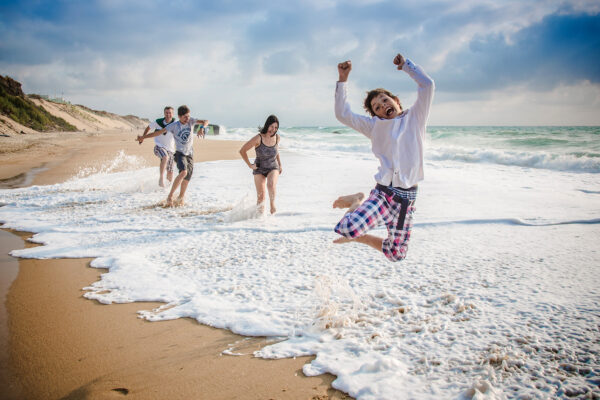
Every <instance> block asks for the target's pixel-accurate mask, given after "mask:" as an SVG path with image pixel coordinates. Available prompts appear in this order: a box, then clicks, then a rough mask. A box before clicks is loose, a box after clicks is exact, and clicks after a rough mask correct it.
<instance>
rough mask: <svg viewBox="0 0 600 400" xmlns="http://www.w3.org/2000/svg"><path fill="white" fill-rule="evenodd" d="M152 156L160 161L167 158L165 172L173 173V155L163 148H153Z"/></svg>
mask: <svg viewBox="0 0 600 400" xmlns="http://www.w3.org/2000/svg"><path fill="white" fill-rule="evenodd" d="M154 155H155V156H156V157H158V158H160V159H161V160H162V159H163V158H164V157H168V158H167V172H173V153H171V152H170V151H169V150H167V149H165V148H164V147H160V146H154Z"/></svg>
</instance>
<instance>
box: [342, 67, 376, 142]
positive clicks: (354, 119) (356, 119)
mask: <svg viewBox="0 0 600 400" xmlns="http://www.w3.org/2000/svg"><path fill="white" fill-rule="evenodd" d="M350 71H352V61H350V60H348V61H344V62H341V63H339V64H338V75H339V80H338V82H337V83H336V88H335V117H336V118H337V120H338V121H340V122H341V123H342V124H344V125H346V126H349V127H350V128H353V129H356V130H357V131H359V132H360V133H362V134H363V135H365V136H366V137H369V138H370V137H371V130H372V129H373V124H374V122H373V119H372V118H368V117H365V116H364V115H358V114H355V113H353V112H352V109H351V108H350V104H348V100H347V99H346V82H347V81H348V75H350Z"/></svg>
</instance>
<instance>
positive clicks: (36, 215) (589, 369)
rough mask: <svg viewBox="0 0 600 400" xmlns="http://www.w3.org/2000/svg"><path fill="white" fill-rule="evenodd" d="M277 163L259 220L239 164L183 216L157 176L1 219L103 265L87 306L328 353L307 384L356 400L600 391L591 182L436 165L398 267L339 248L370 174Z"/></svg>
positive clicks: (282, 349) (599, 303)
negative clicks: (340, 200)
mask: <svg viewBox="0 0 600 400" xmlns="http://www.w3.org/2000/svg"><path fill="white" fill-rule="evenodd" d="M281 157H282V159H283V160H284V162H285V164H284V165H285V169H284V173H283V174H282V176H281V177H280V180H279V185H278V193H279V194H278V198H277V205H278V210H279V213H278V215H275V216H269V215H267V216H257V215H256V214H254V210H255V204H254V199H255V190H254V185H253V181H252V176H251V174H250V172H249V170H248V168H247V167H246V166H245V165H244V164H243V163H242V162H241V161H218V162H206V163H197V164H196V166H195V169H194V177H193V179H192V181H191V183H190V187H189V191H188V196H187V197H188V198H187V205H186V206H184V207H182V208H175V209H164V208H162V207H160V206H158V203H159V202H160V201H161V200H163V199H164V197H165V193H164V191H162V190H158V189H157V188H156V186H155V185H156V174H157V171H156V168H148V169H143V170H134V171H128V172H118V173H101V174H94V175H90V176H87V177H84V178H77V179H73V180H71V181H69V182H66V183H64V184H59V185H52V186H36V187H31V188H25V189H14V190H2V191H0V202H1V203H4V204H6V205H5V206H4V207H1V208H0V221H3V222H4V223H5V225H4V227H6V228H13V229H19V230H27V231H32V232H37V234H36V235H34V237H33V240H34V241H36V242H38V243H43V244H44V246H39V247H33V248H29V249H23V250H16V251H13V253H12V254H13V255H15V256H19V257H36V258H52V257H95V259H94V261H93V262H92V266H93V267H104V268H108V269H109V271H108V273H105V274H103V275H102V277H101V279H100V280H99V281H97V282H93V283H91V284H90V286H89V287H87V288H85V290H86V294H85V296H86V297H87V298H89V299H95V300H98V301H100V302H102V303H111V302H132V301H161V302H164V303H165V306H163V307H160V308H158V309H156V310H144V311H141V312H140V315H141V316H142V317H143V318H146V319H147V320H150V321H158V320H167V319H176V318H182V317H191V318H194V319H196V320H198V321H199V322H201V323H204V324H208V325H211V326H215V327H219V328H227V329H230V330H232V331H234V332H237V333H240V334H244V335H256V336H260V335H263V336H270V337H276V338H279V339H283V340H282V341H280V342H277V343H274V344H272V345H270V346H267V347H265V348H263V349H262V350H260V351H258V352H257V353H256V355H257V356H260V357H266V358H281V357H293V356H299V355H307V354H311V355H316V359H315V360H314V361H312V362H311V363H310V364H307V365H306V366H305V367H304V373H305V374H307V375H317V374H321V373H324V372H330V373H332V374H335V375H336V376H337V379H336V380H335V381H334V383H333V386H334V387H336V388H339V389H341V390H343V391H345V392H347V393H349V394H351V395H352V396H355V397H357V398H360V399H403V398H406V399H408V398H425V399H427V398H429V399H438V398H485V399H504V398H514V397H518V396H523V397H529V398H548V397H561V396H562V397H564V396H566V395H567V394H573V393H589V395H591V393H592V392H594V393H598V388H597V381H598V379H599V375H600V365H599V361H598V358H597V357H598V354H599V353H600V344H599V343H598V337H599V331H598V326H600V313H599V310H600V291H599V290H598V288H599V287H600V275H599V274H598V273H597V268H598V265H600V254H599V252H598V251H597V250H598V247H597V246H598V245H597V238H598V237H599V234H600V224H598V218H599V216H600V204H599V203H598V195H597V194H596V193H597V192H598V191H600V181H599V176H598V175H597V174H588V173H568V172H557V171H551V170H544V169H540V170H532V169H527V168H521V167H515V166H503V165H495V164H479V165H472V164H465V163H462V162H458V161H429V162H428V163H427V165H426V180H425V181H424V182H423V183H422V184H421V185H420V188H419V197H418V200H417V203H416V207H417V213H416V217H415V227H414V230H413V234H412V239H411V244H410V248H409V252H408V258H407V259H406V260H404V261H403V262H401V263H390V262H388V261H386V260H385V258H384V257H383V256H382V255H381V254H379V253H378V252H376V251H374V250H373V249H370V248H369V247H367V246H362V245H358V244H346V245H334V244H332V242H331V241H332V240H333V239H334V238H335V237H336V235H335V233H333V231H332V228H333V226H334V225H335V223H336V222H337V221H338V220H339V218H340V217H341V215H342V212H341V211H340V210H337V209H333V208H332V207H331V204H332V202H333V200H334V199H335V198H336V197H337V196H338V195H340V194H348V193H354V192H356V191H357V190H363V191H368V190H369V189H370V188H371V187H372V186H373V185H374V181H373V178H372V175H373V173H374V172H375V170H376V168H377V163H376V161H375V160H373V159H372V158H371V159H358V160H357V159H355V158H354V157H347V156H344V155H340V154H337V155H336V156H335V157H328V156H327V155H326V154H321V155H320V156H318V157H313V156H307V155H299V154H297V153H290V152H285V151H284V152H283V153H282V155H281ZM565 223H566V224H565ZM373 233H374V234H377V235H380V236H381V235H384V234H385V230H384V229H381V228H380V229H377V230H375V231H374V232H373ZM223 351H224V352H225V353H226V354H227V353H231V354H237V353H238V352H237V351H236V350H235V349H232V348H231V347H230V348H229V349H226V348H224V349H223Z"/></svg>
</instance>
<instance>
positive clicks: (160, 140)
mask: <svg viewBox="0 0 600 400" xmlns="http://www.w3.org/2000/svg"><path fill="white" fill-rule="evenodd" d="M148 126H149V127H150V130H151V131H157V130H160V129H162V126H160V125H159V124H158V123H157V122H156V121H152V122H150V125H148ZM154 143H155V144H156V145H157V146H158V147H162V148H164V149H166V150H168V151H170V152H171V153H175V140H174V139H173V135H172V134H171V133H170V132H165V133H164V134H162V135H158V136H154Z"/></svg>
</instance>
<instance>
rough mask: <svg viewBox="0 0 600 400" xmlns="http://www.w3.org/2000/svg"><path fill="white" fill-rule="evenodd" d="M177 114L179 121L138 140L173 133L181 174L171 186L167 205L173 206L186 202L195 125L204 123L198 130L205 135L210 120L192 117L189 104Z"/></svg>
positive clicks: (190, 173)
mask: <svg viewBox="0 0 600 400" xmlns="http://www.w3.org/2000/svg"><path fill="white" fill-rule="evenodd" d="M177 116H178V117H179V121H175V122H172V123H170V124H169V125H167V126H166V127H164V128H163V129H161V130H158V131H155V132H153V133H150V134H144V135H142V136H138V137H137V140H138V142H140V143H142V142H143V141H144V139H146V138H149V137H155V136H158V135H162V134H163V133H165V132H171V133H172V134H173V138H174V139H175V148H176V150H177V151H176V152H175V162H176V163H177V169H178V170H179V175H177V177H176V178H175V180H174V181H173V186H171V191H170V192H169V196H168V197H167V201H166V205H167V206H168V207H172V206H173V205H177V206H181V205H183V204H184V196H185V191H186V190H187V187H188V184H189V183H190V179H191V178H192V173H193V171H194V159H193V152H194V147H193V146H194V134H193V133H194V125H196V124H201V125H202V128H203V129H202V128H201V129H200V130H199V131H198V136H199V137H200V136H201V137H204V133H205V132H206V130H207V129H206V127H208V120H203V119H196V118H191V117H190V109H189V108H188V106H180V107H179V108H178V109H177ZM180 185H181V189H179V197H178V198H177V201H175V202H173V195H174V194H175V191H177V188H179V186H180Z"/></svg>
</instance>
